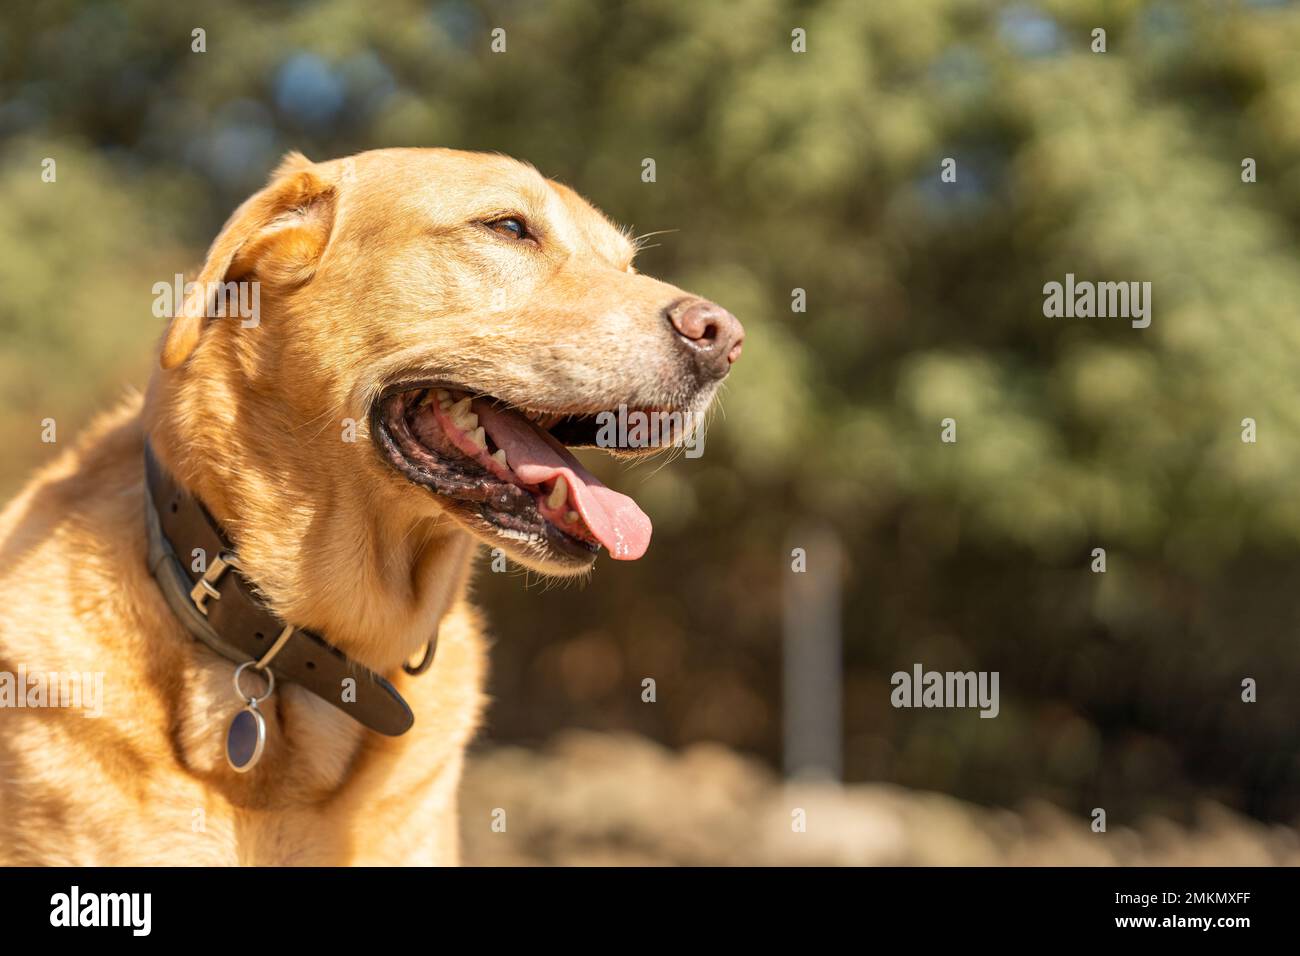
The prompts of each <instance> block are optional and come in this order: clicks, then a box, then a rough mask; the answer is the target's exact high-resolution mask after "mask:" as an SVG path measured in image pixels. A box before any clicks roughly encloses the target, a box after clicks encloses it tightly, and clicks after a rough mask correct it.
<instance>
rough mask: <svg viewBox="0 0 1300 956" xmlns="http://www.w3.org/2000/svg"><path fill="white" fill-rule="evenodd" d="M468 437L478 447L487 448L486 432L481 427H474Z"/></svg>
mask: <svg viewBox="0 0 1300 956" xmlns="http://www.w3.org/2000/svg"><path fill="white" fill-rule="evenodd" d="M469 437H470V441H472V442H473V443H474V444H475V445H478V447H479V448H487V432H486V431H485V430H484V429H483V428H481V427H480V428H476V429H474V431H473V433H472V434H471V435H470V436H469Z"/></svg>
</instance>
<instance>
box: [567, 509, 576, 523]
mask: <svg viewBox="0 0 1300 956" xmlns="http://www.w3.org/2000/svg"><path fill="white" fill-rule="evenodd" d="M564 520H565V521H567V522H568V523H569V524H573V523H574V522H576V521H577V520H578V512H576V511H570V512H569V513H568V514H567V515H565V516H564Z"/></svg>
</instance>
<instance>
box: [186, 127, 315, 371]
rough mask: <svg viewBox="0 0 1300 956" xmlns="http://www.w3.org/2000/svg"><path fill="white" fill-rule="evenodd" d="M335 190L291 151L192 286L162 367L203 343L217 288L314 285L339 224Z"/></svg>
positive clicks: (232, 222) (224, 230)
mask: <svg viewBox="0 0 1300 956" xmlns="http://www.w3.org/2000/svg"><path fill="white" fill-rule="evenodd" d="M334 205H335V189H334V186H333V185H331V184H329V183H328V182H326V181H325V180H324V179H323V178H322V177H321V176H320V175H319V173H318V172H317V171H316V169H315V166H314V164H313V163H312V162H311V160H309V159H307V157H305V156H303V155H302V154H301V153H296V152H294V153H289V154H288V155H287V156H285V158H284V160H283V161H282V162H281V163H280V166H279V167H278V168H277V169H276V171H275V172H274V173H273V174H272V175H271V182H270V184H269V185H268V186H267V187H266V188H265V189H263V190H262V191H261V192H259V193H255V194H254V195H253V196H251V197H249V198H248V199H247V200H245V202H244V204H243V205H242V206H240V207H239V208H238V209H236V210H235V212H234V214H233V215H232V216H231V217H230V218H229V219H228V220H226V224H225V225H224V226H222V227H221V232H220V233H219V234H218V235H217V238H216V239H215V240H214V241H213V243H212V247H211V248H210V249H209V250H208V257H207V260H206V261H205V262H204V264H203V269H202V270H201V271H200V272H199V274H198V276H197V278H196V279H195V280H194V288H193V289H192V290H191V291H190V292H189V294H187V295H186V296H185V302H184V304H183V305H182V307H181V308H180V309H179V310H178V311H177V314H176V317H175V318H174V319H172V323H171V326H170V327H169V328H168V329H167V336H166V338H165V339H164V340H163V346H162V357H161V363H162V367H163V368H175V367H176V366H178V365H180V364H181V363H182V362H184V361H185V360H186V359H187V358H189V356H190V353H191V352H193V351H194V348H195V346H197V345H198V343H199V336H200V335H201V334H202V332H203V323H204V317H205V316H206V315H208V314H209V309H210V307H211V306H212V303H213V299H214V298H215V294H214V293H215V292H216V289H217V286H218V284H219V283H222V282H238V281H240V280H243V279H248V280H250V281H251V280H256V281H258V282H261V283H264V284H265V285H266V286H268V287H271V288H284V287H294V286H299V285H302V284H303V283H304V282H307V281H308V280H309V279H311V277H312V275H313V273H314V272H315V269H316V263H317V261H318V259H319V258H320V254H321V252H323V251H324V249H325V244H326V243H327V242H328V241H329V237H330V230H331V229H332V228H333V226H334Z"/></svg>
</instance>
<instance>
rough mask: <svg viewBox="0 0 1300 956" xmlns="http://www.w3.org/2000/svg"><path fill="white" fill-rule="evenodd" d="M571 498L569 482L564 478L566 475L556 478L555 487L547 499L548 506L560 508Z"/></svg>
mask: <svg viewBox="0 0 1300 956" xmlns="http://www.w3.org/2000/svg"><path fill="white" fill-rule="evenodd" d="M568 500H569V483H568V482H567V481H565V480H564V476H563V475H560V477H558V478H556V479H555V487H554V488H553V489H551V494H550V495H549V496H548V497H547V499H546V506H547V507H548V508H552V509H554V508H558V507H560V505H562V504H564V503H565V502H566V501H568Z"/></svg>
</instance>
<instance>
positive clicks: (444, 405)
mask: <svg viewBox="0 0 1300 956" xmlns="http://www.w3.org/2000/svg"><path fill="white" fill-rule="evenodd" d="M438 407H439V408H441V409H442V410H443V411H444V412H445V411H449V410H450V409H451V399H450V398H444V399H443V400H442V401H440V402H439V403H438Z"/></svg>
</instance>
